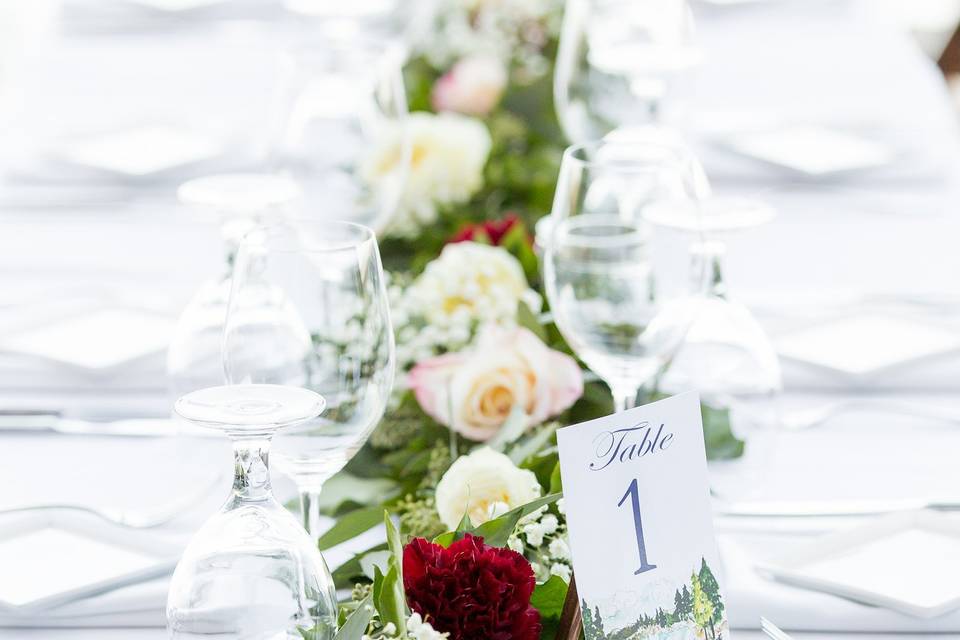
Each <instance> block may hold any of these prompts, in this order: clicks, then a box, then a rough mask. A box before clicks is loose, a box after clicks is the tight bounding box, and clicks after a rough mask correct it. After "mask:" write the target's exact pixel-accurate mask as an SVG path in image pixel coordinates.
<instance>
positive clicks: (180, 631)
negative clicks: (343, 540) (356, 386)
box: [167, 385, 337, 640]
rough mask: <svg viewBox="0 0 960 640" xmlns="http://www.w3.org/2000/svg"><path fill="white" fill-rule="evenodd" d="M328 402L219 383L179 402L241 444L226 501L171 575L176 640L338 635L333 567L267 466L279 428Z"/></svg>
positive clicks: (171, 625)
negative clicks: (273, 484) (275, 490)
mask: <svg viewBox="0 0 960 640" xmlns="http://www.w3.org/2000/svg"><path fill="white" fill-rule="evenodd" d="M323 409H324V401H323V398H322V397H320V396H319V395H318V394H316V393H314V392H312V391H309V390H307V389H301V388H296V387H282V386H275V385H236V386H220V387H211V388H207V389H201V390H199V391H194V392H192V393H189V394H187V395H185V396H183V397H182V398H180V399H179V400H178V401H177V403H176V406H175V412H176V414H177V415H179V416H180V417H181V418H183V419H185V420H187V421H189V422H191V423H193V424H194V425H197V426H202V427H208V428H212V429H219V430H221V431H223V432H224V433H225V434H226V435H227V436H228V437H229V438H230V439H231V440H232V441H233V451H234V454H233V455H234V479H233V490H232V492H231V494H230V496H229V498H228V499H227V502H226V503H225V504H224V505H223V508H221V509H220V511H219V512H218V513H217V514H216V515H214V516H213V517H212V518H210V519H209V520H208V521H207V522H206V523H205V524H204V525H203V526H202V527H201V528H200V530H199V531H198V532H197V533H196V535H194V537H193V538H192V539H191V540H190V543H189V544H188V545H187V548H186V550H185V551H184V553H183V557H182V558H181V559H180V562H178V563H177V568H176V570H175V571H174V572H173V578H172V579H171V581H170V590H169V593H168V596H167V629H168V631H169V633H170V637H171V638H174V639H176V640H186V639H187V638H199V637H212V636H217V637H230V638H278V639H279V638H284V639H287V640H329V639H330V638H333V636H334V634H335V633H336V630H337V599H336V595H337V594H336V589H335V588H334V584H333V580H332V579H331V578H330V571H329V570H328V569H327V567H326V565H325V563H324V561H323V557H322V556H321V555H320V552H319V550H318V549H317V546H316V544H315V542H314V541H313V540H311V539H310V537H309V536H308V535H307V533H306V532H305V531H304V530H303V529H302V528H301V527H300V524H299V523H298V522H297V520H296V518H294V517H293V516H292V515H290V513H289V512H288V511H287V510H286V509H284V508H283V505H281V504H280V503H279V502H277V500H276V499H275V498H274V497H273V494H272V493H271V489H270V469H269V466H268V460H269V449H270V440H271V438H272V437H273V435H274V433H275V432H276V431H277V430H278V429H283V428H289V427H293V426H295V425H297V424H300V423H302V422H304V421H306V420H310V419H312V418H315V417H316V416H318V415H320V414H321V413H322V411H323Z"/></svg>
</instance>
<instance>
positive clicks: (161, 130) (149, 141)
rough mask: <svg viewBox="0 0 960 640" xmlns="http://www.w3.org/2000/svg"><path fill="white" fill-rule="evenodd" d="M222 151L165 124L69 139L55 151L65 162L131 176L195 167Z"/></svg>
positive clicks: (217, 145) (214, 144)
mask: <svg viewBox="0 0 960 640" xmlns="http://www.w3.org/2000/svg"><path fill="white" fill-rule="evenodd" d="M222 152H223V149H222V147H221V145H220V143H219V142H217V141H216V140H214V139H213V138H210V137H207V136H204V135H201V134H199V133H195V132H192V131H187V130H185V129H180V128H176V127H168V126H164V125H149V126H143V127H137V128H133V129H127V130H123V131H115V132H112V133H106V134H101V135H96V136H88V137H83V138H74V139H68V140H65V141H64V142H62V143H61V146H60V147H59V148H58V149H57V151H56V153H57V155H58V156H59V157H60V158H61V159H63V160H66V161H67V162H71V163H73V164H78V165H82V166H85V167H92V168H94V169H100V170H103V171H110V172H113V173H119V174H122V175H126V176H131V177H143V176H148V175H151V174H156V173H160V172H162V171H167V170H170V169H175V168H180V167H184V166H187V165H191V164H196V163H198V162H201V161H204V160H210V159H211V158H213V157H215V156H217V155H219V154H221V153H222Z"/></svg>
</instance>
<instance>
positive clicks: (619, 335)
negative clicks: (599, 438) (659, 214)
mask: <svg viewBox="0 0 960 640" xmlns="http://www.w3.org/2000/svg"><path fill="white" fill-rule="evenodd" d="M696 166H697V165H696V162H695V160H694V159H693V158H692V157H690V156H688V155H687V154H686V153H685V152H684V150H682V149H678V148H671V147H666V146H660V145H653V144H646V143H634V142H609V141H601V142H595V143H586V144H581V145H574V146H572V147H570V148H569V149H567V151H566V152H565V153H564V157H563V162H562V164H561V169H560V176H559V179H558V181H557V191H556V195H555V197H554V203H553V209H552V213H551V216H550V218H551V220H550V224H549V226H547V227H545V228H546V232H547V235H548V237H547V238H546V239H545V240H544V241H542V242H541V241H540V239H539V238H538V244H540V245H541V247H542V252H543V262H544V282H545V285H546V290H547V298H548V299H549V302H550V307H551V311H552V312H553V317H554V320H555V322H556V324H557V327H558V328H559V329H560V332H561V333H562V334H563V336H564V338H565V339H566V340H567V342H568V343H569V344H570V346H571V347H572V349H573V350H574V352H575V353H577V355H578V356H580V357H581V358H582V359H583V360H584V361H585V362H586V363H587V364H588V365H589V366H590V367H591V369H593V370H594V371H595V372H597V374H598V375H599V376H600V377H601V378H603V379H604V381H606V382H607V384H608V385H609V386H610V388H611V391H612V392H613V395H614V398H615V403H616V407H617V409H618V410H623V409H627V408H629V407H631V406H633V404H634V403H635V401H636V397H637V394H638V390H639V389H640V387H641V386H643V385H644V384H647V383H649V382H651V381H652V380H654V379H655V378H656V376H657V375H658V373H659V372H660V371H662V369H663V368H664V366H665V365H666V363H667V362H669V360H670V358H671V357H672V355H673V353H674V352H675V351H676V349H677V348H678V347H679V345H680V343H681V342H682V340H683V338H684V335H685V333H686V329H687V327H688V326H689V324H690V322H691V321H692V317H691V304H690V296H691V294H695V293H697V292H698V291H699V290H701V289H702V287H703V286H704V282H703V278H702V277H701V278H699V279H697V278H688V272H687V266H686V265H683V268H682V269H676V268H670V266H669V262H665V261H664V260H662V259H660V258H659V257H658V255H657V253H658V252H657V251H655V247H654V245H653V243H652V241H651V228H650V226H649V225H648V223H647V222H646V221H645V219H644V216H643V212H644V211H645V210H646V209H647V208H648V207H650V206H653V205H654V204H658V203H664V202H675V201H682V202H687V201H690V200H694V199H695V198H696V197H697V193H698V189H699V181H700V179H701V178H700V175H701V174H699V173H698V172H697V171H694V168H695V167H696Z"/></svg>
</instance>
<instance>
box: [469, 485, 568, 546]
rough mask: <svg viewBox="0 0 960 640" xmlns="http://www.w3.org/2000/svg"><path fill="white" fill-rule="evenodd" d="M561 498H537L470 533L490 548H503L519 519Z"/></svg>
mask: <svg viewBox="0 0 960 640" xmlns="http://www.w3.org/2000/svg"><path fill="white" fill-rule="evenodd" d="M562 496H563V494H562V493H551V494H550V495H547V496H543V497H542V498H537V499H536V500H533V501H531V502H528V503H527V504H525V505H521V506H519V507H517V508H516V509H511V510H510V511H507V512H506V513H505V514H503V515H502V516H500V517H498V518H494V519H493V520H488V521H487V522H484V523H483V524H481V525H480V526H479V527H477V528H475V529H474V530H473V531H471V532H470V533H472V534H473V535H476V536H482V537H483V541H484V542H485V543H486V544H488V545H490V546H491V547H505V546H506V545H507V540H508V539H509V538H510V536H511V535H512V534H513V532H514V530H515V529H516V528H517V523H518V522H520V519H521V518H523V517H525V516H528V515H530V514H531V513H533V512H534V511H536V510H537V509H539V508H540V507H543V506H546V505H548V504H552V503H554V502H556V501H557V500H559V499H560V498H561V497H562Z"/></svg>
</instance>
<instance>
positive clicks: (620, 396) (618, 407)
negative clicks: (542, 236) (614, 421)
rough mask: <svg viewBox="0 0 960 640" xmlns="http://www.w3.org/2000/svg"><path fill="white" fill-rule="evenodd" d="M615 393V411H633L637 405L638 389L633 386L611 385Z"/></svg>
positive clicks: (611, 389) (612, 391)
mask: <svg viewBox="0 0 960 640" xmlns="http://www.w3.org/2000/svg"><path fill="white" fill-rule="evenodd" d="M610 391H611V393H613V410H614V411H616V412H617V413H620V412H621V411H626V410H627V409H632V408H633V407H634V405H635V404H636V403H637V391H638V389H637V387H636V386H634V385H632V384H611V385H610Z"/></svg>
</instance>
